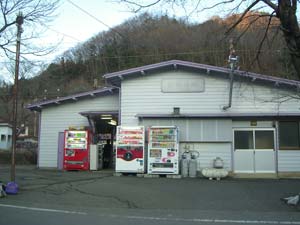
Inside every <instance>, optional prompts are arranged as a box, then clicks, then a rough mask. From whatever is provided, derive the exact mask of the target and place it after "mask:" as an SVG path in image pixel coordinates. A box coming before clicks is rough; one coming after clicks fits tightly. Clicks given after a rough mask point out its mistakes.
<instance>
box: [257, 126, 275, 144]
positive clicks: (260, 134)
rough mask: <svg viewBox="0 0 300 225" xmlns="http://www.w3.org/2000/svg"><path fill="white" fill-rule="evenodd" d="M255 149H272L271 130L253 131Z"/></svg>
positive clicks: (272, 137) (272, 134)
mask: <svg viewBox="0 0 300 225" xmlns="http://www.w3.org/2000/svg"><path fill="white" fill-rule="evenodd" d="M255 149H274V133H273V131H268V130H263V131H258V130H257V131H255Z"/></svg>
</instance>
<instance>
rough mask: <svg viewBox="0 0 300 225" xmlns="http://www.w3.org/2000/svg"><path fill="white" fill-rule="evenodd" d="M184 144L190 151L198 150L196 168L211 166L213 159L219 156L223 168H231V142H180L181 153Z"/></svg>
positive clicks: (183, 149)
mask: <svg viewBox="0 0 300 225" xmlns="http://www.w3.org/2000/svg"><path fill="white" fill-rule="evenodd" d="M186 146H189V147H188V148H189V150H190V151H197V152H199V158H198V170H201V169H203V168H206V167H213V160H214V159H215V158H216V157H220V158H221V159H222V160H223V162H224V168H226V169H228V170H232V162H231V161H232V160H231V143H180V145H179V148H180V153H181V154H182V153H183V152H184V151H185V149H186Z"/></svg>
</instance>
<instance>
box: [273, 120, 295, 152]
mask: <svg viewBox="0 0 300 225" xmlns="http://www.w3.org/2000/svg"><path fill="white" fill-rule="evenodd" d="M285 122H294V123H296V124H297V126H298V129H297V130H298V146H282V145H281V134H280V133H281V130H280V124H281V123H285ZM278 149H279V150H281V151H300V121H298V120H280V121H278Z"/></svg>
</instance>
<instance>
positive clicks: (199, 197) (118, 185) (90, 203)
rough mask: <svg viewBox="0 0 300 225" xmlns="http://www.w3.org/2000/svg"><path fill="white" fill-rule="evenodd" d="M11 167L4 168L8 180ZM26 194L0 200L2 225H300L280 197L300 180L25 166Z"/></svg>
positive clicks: (20, 175) (20, 177)
mask: <svg viewBox="0 0 300 225" xmlns="http://www.w3.org/2000/svg"><path fill="white" fill-rule="evenodd" d="M8 178H9V173H8V168H7V167H1V168H0V180H4V181H7V180H8ZM17 182H18V184H19V185H20V192H19V194H18V195H15V196H7V197H6V198H2V199H0V224H1V225H2V224H41V221H42V223H43V224H59V223H60V221H64V222H63V224H74V223H75V222H76V223H77V224H80V223H85V224H125V225H126V224H128V225H129V224H134V223H136V224H142V225H143V224H153V223H158V224H176V225H177V224H178V225H179V224H300V210H299V209H296V208H294V207H289V206H287V205H286V204H285V203H283V202H282V201H280V198H281V197H286V196H290V195H293V194H296V193H298V192H299V190H300V180H276V179H274V180H267V179H265V180H251V179H226V180H221V181H209V180H205V179H167V178H156V179H155V178H137V177H133V176H128V177H114V176H112V173H110V172H59V171H47V170H37V169H34V168H33V167H19V168H18V170H17Z"/></svg>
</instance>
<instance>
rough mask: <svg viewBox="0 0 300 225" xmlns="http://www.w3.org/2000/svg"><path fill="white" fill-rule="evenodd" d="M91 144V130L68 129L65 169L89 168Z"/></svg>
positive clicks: (66, 134)
mask: <svg viewBox="0 0 300 225" xmlns="http://www.w3.org/2000/svg"><path fill="white" fill-rule="evenodd" d="M89 146H90V133H89V131H87V130H66V131H65V145H64V169H65V170H89V164H90V160H89Z"/></svg>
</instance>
